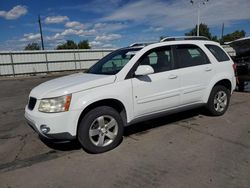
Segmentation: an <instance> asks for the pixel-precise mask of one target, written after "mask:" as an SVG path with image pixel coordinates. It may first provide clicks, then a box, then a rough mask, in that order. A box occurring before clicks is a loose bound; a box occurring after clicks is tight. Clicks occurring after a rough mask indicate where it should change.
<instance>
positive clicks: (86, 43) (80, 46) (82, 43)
mask: <svg viewBox="0 0 250 188" xmlns="http://www.w3.org/2000/svg"><path fill="white" fill-rule="evenodd" d="M78 49H90V46H89V41H88V40H82V41H80V42H79V43H78Z"/></svg>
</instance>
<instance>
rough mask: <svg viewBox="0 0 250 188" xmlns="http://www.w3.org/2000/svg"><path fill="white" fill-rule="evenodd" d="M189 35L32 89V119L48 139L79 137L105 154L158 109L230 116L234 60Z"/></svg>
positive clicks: (122, 52) (134, 49) (128, 51)
mask: <svg viewBox="0 0 250 188" xmlns="http://www.w3.org/2000/svg"><path fill="white" fill-rule="evenodd" d="M188 39H189V40H185V38H184V39H182V40H173V39H171V40H168V39H167V41H166V40H163V41H162V42H157V43H152V44H149V45H142V46H141V45H138V44H134V45H131V46H129V47H126V48H122V49H118V50H115V51H114V52H112V53H110V54H108V55H107V56H106V57H104V58H103V59H101V60H100V61H99V62H97V63H96V64H95V65H93V66H92V67H91V68H90V69H89V70H88V71H87V72H86V73H77V74H73V75H70V76H65V77H62V78H57V79H54V80H51V81H47V82H45V83H42V84H41V85H39V86H37V87H35V88H34V89H33V90H32V91H31V93H30V96H29V103H28V105H27V106H26V109H25V117H26V119H27V122H28V124H29V125H31V126H32V127H33V128H34V129H35V130H36V132H37V133H39V135H40V136H42V137H45V138H47V139H57V140H72V139H75V138H77V139H78V140H79V142H80V143H81V145H82V147H83V148H84V149H85V150H86V151H88V152H91V153H101V152H105V151H108V150H111V149H113V148H115V147H116V146H117V145H118V144H119V142H120V141H121V139H122V136H123V129H124V126H127V125H130V124H132V123H135V122H138V121H142V120H145V119H147V118H152V117H155V116H158V115H159V114H160V115H163V114H166V112H167V113H170V112H176V111H181V110H185V109H189V108H193V107H197V106H201V105H204V106H206V107H207V109H208V110H209V111H210V113H211V114H212V115H215V116H219V115H222V114H224V113H225V111H226V110H227V108H228V105H229V100H230V96H231V94H232V92H233V90H234V88H235V84H236V79H235V74H234V64H233V61H232V60H231V59H230V57H229V56H228V55H227V54H226V53H225V51H224V50H223V49H222V48H221V47H220V46H219V44H218V43H215V42H212V41H209V40H202V39H199V40H195V39H196V38H193V39H192V38H188ZM190 39H192V40H190Z"/></svg>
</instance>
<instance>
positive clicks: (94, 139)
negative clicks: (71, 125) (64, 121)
mask: <svg viewBox="0 0 250 188" xmlns="http://www.w3.org/2000/svg"><path fill="white" fill-rule="evenodd" d="M122 136H123V121H122V118H121V116H120V114H119V113H118V112H117V111H116V110H115V109H113V108H111V107H109V106H100V107H97V108H95V109H93V110H91V111H89V112H88V113H87V114H86V115H85V116H84V117H83V119H82V121H81V123H80V125H79V128H78V140H79V142H80V143H81V145H82V147H83V148H84V149H85V150H86V151H88V152H90V153H102V152H105V151H108V150H111V149H113V148H115V147H116V146H117V145H118V144H119V143H120V141H121V140H122Z"/></svg>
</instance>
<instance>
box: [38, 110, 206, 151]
mask: <svg viewBox="0 0 250 188" xmlns="http://www.w3.org/2000/svg"><path fill="white" fill-rule="evenodd" d="M198 115H207V116H208V115H209V114H207V112H206V110H204V108H197V109H192V110H188V111H184V112H179V113H175V114H170V115H169V114H168V115H165V116H161V117H159V118H155V119H150V120H147V121H142V122H140V123H135V124H133V125H129V126H127V127H125V129H124V134H123V135H124V137H129V136H130V135H133V134H137V135H140V134H145V133H147V132H149V131H150V130H151V129H154V128H157V127H161V126H168V125H170V124H172V123H174V122H179V121H183V120H187V119H190V118H193V117H195V116H198ZM40 139H41V141H42V142H43V143H44V144H45V145H47V146H48V147H49V148H51V149H54V150H58V151H72V150H80V149H82V147H81V145H80V143H79V142H78V141H77V140H73V141H69V142H51V141H50V140H46V139H43V138H42V137H40ZM120 143H122V140H121V142H120Z"/></svg>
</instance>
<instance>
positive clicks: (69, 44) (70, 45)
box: [56, 40, 77, 50]
mask: <svg viewBox="0 0 250 188" xmlns="http://www.w3.org/2000/svg"><path fill="white" fill-rule="evenodd" d="M56 49H57V50H63V49H77V44H76V43H75V42H74V41H73V40H67V41H66V42H65V43H64V44H60V45H58V46H57V47H56Z"/></svg>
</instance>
